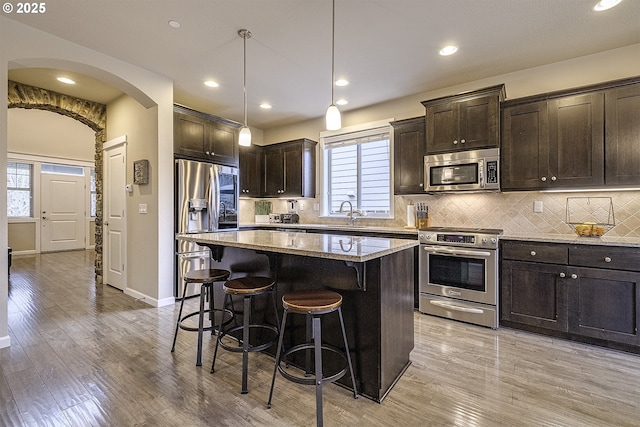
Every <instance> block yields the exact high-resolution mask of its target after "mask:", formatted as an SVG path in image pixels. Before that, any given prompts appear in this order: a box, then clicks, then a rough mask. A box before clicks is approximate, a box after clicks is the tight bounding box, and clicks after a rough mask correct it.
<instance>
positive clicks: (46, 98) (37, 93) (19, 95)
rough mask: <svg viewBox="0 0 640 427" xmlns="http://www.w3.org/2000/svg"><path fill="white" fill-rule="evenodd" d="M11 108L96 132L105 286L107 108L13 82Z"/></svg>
mask: <svg viewBox="0 0 640 427" xmlns="http://www.w3.org/2000/svg"><path fill="white" fill-rule="evenodd" d="M8 108H24V109H38V110H45V111H50V112H54V113H58V114H61V115H63V116H67V117H70V118H72V119H74V120H77V121H79V122H80V123H82V124H84V125H86V126H88V127H89V128H91V129H92V130H93V131H94V132H95V180H96V228H95V251H96V264H95V276H96V284H102V259H103V251H102V227H101V225H102V219H103V210H102V177H103V173H102V145H103V143H104V142H105V137H106V133H105V130H106V122H107V107H106V105H104V104H100V103H97V102H93V101H88V100H85V99H80V98H75V97H71V96H68V95H64V94H61V93H58V92H54V91H50V90H47V89H42V88H38V87H34V86H29V85H25V84H22V83H17V82H13V81H9V83H8Z"/></svg>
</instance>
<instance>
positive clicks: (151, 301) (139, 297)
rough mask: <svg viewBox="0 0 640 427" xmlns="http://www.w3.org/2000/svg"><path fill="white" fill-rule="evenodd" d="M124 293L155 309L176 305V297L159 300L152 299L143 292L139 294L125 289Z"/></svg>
mask: <svg viewBox="0 0 640 427" xmlns="http://www.w3.org/2000/svg"><path fill="white" fill-rule="evenodd" d="M124 293H125V294H126V295H129V296H130V297H133V298H135V299H137V300H139V301H142V302H144V303H147V304H149V305H150V306H153V307H164V306H165V305H171V304H175V302H176V299H175V298H174V297H169V298H163V299H160V300H159V299H156V298H151V297H150V296H149V295H145V294H143V293H142V292H138V291H135V290H133V289H129V288H127V289H125V290H124Z"/></svg>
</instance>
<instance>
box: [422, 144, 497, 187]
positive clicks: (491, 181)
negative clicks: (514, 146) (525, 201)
mask: <svg viewBox="0 0 640 427" xmlns="http://www.w3.org/2000/svg"><path fill="white" fill-rule="evenodd" d="M499 167H500V149H499V148H487V149H484V150H470V151H458V152H455V153H444V154H434V155H429V156H424V190H425V191H427V192H439V191H500V174H499Z"/></svg>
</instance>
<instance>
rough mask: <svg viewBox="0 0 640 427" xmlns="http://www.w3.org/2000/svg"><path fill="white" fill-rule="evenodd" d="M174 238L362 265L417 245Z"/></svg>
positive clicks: (275, 237) (259, 235)
mask: <svg viewBox="0 0 640 427" xmlns="http://www.w3.org/2000/svg"><path fill="white" fill-rule="evenodd" d="M176 238H177V239H181V240H188V241H193V242H199V243H208V244H212V245H220V246H232V247H236V248H246V249H254V250H261V251H267V252H277V253H285V254H292V255H302V256H309V257H316V258H326V259H336V260H342V261H352V262H364V261H369V260H372V259H376V258H380V257H383V256H385V255H389V254H392V253H394V252H400V251H402V250H405V249H411V248H413V247H415V246H418V241H417V240H409V239H390V238H384V237H369V236H347V235H340V234H319V233H298V232H295V231H292V232H286V231H276V230H244V231H226V232H219V233H201V234H178V235H176Z"/></svg>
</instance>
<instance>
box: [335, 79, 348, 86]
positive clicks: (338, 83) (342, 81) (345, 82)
mask: <svg viewBox="0 0 640 427" xmlns="http://www.w3.org/2000/svg"><path fill="white" fill-rule="evenodd" d="M348 84H349V80H345V79H338V80H336V86H346V85H348Z"/></svg>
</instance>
